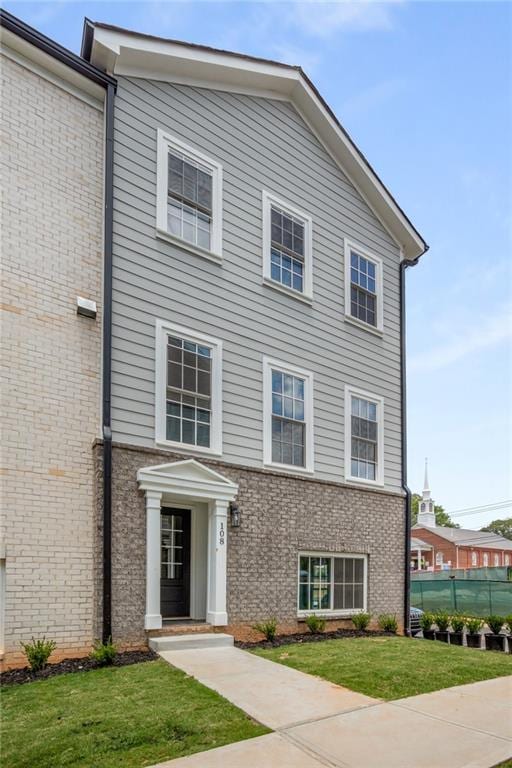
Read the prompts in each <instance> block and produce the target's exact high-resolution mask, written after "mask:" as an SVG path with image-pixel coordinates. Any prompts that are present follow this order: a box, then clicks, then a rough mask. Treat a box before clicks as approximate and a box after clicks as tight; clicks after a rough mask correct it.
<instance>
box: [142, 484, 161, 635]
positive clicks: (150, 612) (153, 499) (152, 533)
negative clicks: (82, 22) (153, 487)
mask: <svg viewBox="0 0 512 768" xmlns="http://www.w3.org/2000/svg"><path fill="white" fill-rule="evenodd" d="M161 501H162V494H161V493H159V492H158V491H146V615H145V617H144V627H145V629H160V628H161V626H162V615H161V613H160V547H161V541H160V536H161V534H160V507H161Z"/></svg>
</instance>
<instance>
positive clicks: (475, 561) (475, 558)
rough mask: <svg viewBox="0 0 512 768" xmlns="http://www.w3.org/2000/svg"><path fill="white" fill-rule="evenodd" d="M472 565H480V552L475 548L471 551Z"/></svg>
mask: <svg viewBox="0 0 512 768" xmlns="http://www.w3.org/2000/svg"><path fill="white" fill-rule="evenodd" d="M471 565H472V566H474V567H476V566H477V565H478V553H477V552H476V551H474V550H473V552H472V553H471Z"/></svg>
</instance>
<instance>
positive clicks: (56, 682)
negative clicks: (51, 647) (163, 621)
mask: <svg viewBox="0 0 512 768" xmlns="http://www.w3.org/2000/svg"><path fill="white" fill-rule="evenodd" d="M1 708H2V725H1V727H2V765H4V766H5V768H29V767H30V768H36V766H37V768H57V767H59V768H62V767H63V766H66V768H78V767H80V768H114V767H115V768H121V766H122V768H142V766H145V765H152V764H153V763H158V762H161V761H163V760H169V759H171V758H174V757H181V756H183V755H188V754H191V753H192V752H199V751H201V750H204V749H212V748H213V747H220V746H222V745H223V744H229V743H230V742H232V741H240V740H241V739H248V738H251V737H253V736H260V735H261V734H263V733H267V732H268V729H267V728H265V727H263V726H261V725H259V724H257V723H255V722H254V721H252V720H251V719H250V718H249V717H248V716H247V715H245V714H244V713H243V712H241V711H240V710H239V709H237V708H236V707H234V706H233V705H232V704H230V703H229V702H228V701H226V700H225V699H223V698H222V697H221V696H219V695H218V694H217V693H215V692H214V691H211V690H209V689H208V688H205V687H204V686H203V685H201V684H200V683H198V682H197V681H196V680H194V679H193V678H191V677H188V676H187V675H186V674H185V673H184V672H181V671H180V670H178V669H175V668H173V667H170V666H169V665H168V664H166V663H165V662H164V661H161V660H158V661H150V662H146V663H143V664H134V665H132V666H127V667H120V668H112V667H111V668H104V669H97V670H93V671H90V672H79V673H74V674H68V675H61V676H59V677H52V678H50V679H48V680H40V681H36V682H33V683H27V684H25V685H13V686H8V687H5V688H4V689H3V690H2V696H1Z"/></svg>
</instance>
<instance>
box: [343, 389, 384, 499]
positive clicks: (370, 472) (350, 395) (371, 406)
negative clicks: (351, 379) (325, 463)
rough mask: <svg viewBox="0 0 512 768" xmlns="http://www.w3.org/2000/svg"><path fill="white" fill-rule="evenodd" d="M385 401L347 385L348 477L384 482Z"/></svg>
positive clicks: (371, 482) (346, 441)
mask: <svg viewBox="0 0 512 768" xmlns="http://www.w3.org/2000/svg"><path fill="white" fill-rule="evenodd" d="M383 424H384V401H383V399H382V398H381V397H377V396H376V395H370V394H368V393H366V392H360V391H358V390H355V389H353V388H352V387H346V388H345V478H346V479H347V480H350V481H357V482H363V483H370V484H373V485H383V482H384V480H383V478H384V457H383V448H384V439H383V437H384V435H383V432H384V428H383Z"/></svg>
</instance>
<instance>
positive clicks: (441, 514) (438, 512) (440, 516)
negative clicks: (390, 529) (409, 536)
mask: <svg viewBox="0 0 512 768" xmlns="http://www.w3.org/2000/svg"><path fill="white" fill-rule="evenodd" d="M411 501H412V503H411V516H412V525H416V523H417V522H418V510H419V506H420V501H421V496H420V494H419V493H413V495H412V500H411ZM434 513H435V516H436V525H440V526H442V527H443V528H460V525H457V523H454V522H453V520H452V519H451V517H450V515H449V514H448V513H447V512H445V511H444V507H442V506H441V505H440V504H434Z"/></svg>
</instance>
